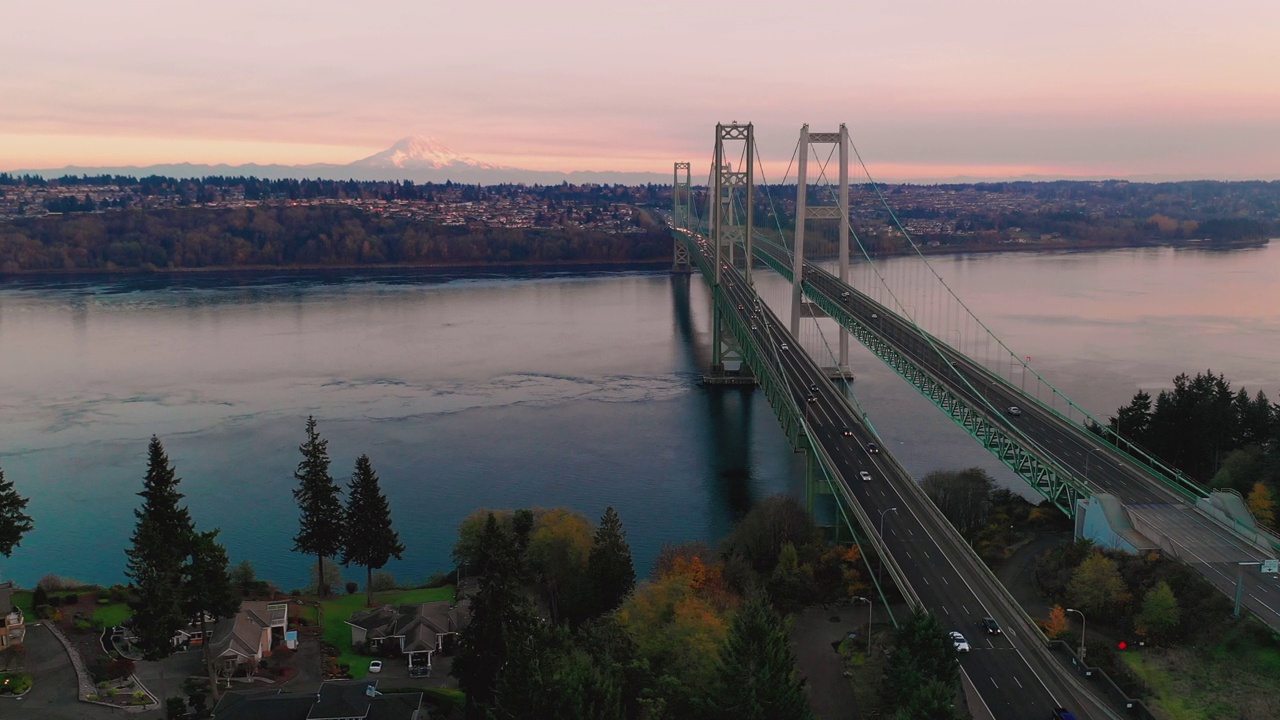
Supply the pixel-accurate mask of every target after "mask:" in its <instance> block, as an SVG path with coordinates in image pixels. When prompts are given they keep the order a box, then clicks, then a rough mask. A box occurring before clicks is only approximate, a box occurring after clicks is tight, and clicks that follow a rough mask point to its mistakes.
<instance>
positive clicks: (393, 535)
mask: <svg viewBox="0 0 1280 720" xmlns="http://www.w3.org/2000/svg"><path fill="white" fill-rule="evenodd" d="M347 490H348V492H347V512H346V516H345V518H344V522H345V524H346V542H345V543H344V545H345V547H344V548H343V550H342V563H343V564H344V565H346V564H348V563H355V564H357V565H360V566H363V567H364V569H365V592H366V593H368V604H369V605H373V571H374V570H378V569H380V568H382V567H384V566H386V564H387V562H388V561H389V560H391V558H395V559H397V560H399V559H400V555H401V553H403V552H404V545H401V544H400V535H399V533H397V532H396V531H395V530H393V529H392V528H391V507H390V506H389V505H388V504H387V497H386V496H385V495H383V494H382V488H381V487H380V486H379V485H378V474H377V473H376V472H374V471H373V464H372V463H370V462H369V456H368V455H361V456H360V457H359V458H357V459H356V471H355V473H353V474H352V475H351V484H349V485H348V486H347Z"/></svg>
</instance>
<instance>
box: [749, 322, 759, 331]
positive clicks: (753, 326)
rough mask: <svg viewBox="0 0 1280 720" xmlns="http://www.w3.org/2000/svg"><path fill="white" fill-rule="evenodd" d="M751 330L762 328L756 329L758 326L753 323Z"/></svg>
mask: <svg viewBox="0 0 1280 720" xmlns="http://www.w3.org/2000/svg"><path fill="white" fill-rule="evenodd" d="M751 329H752V330H759V329H760V328H758V327H756V324H755V323H751Z"/></svg>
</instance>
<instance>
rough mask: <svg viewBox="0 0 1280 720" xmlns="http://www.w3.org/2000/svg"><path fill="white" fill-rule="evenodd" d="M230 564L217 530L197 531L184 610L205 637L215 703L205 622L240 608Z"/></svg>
mask: <svg viewBox="0 0 1280 720" xmlns="http://www.w3.org/2000/svg"><path fill="white" fill-rule="evenodd" d="M229 564H230V561H229V560H227V549H226V548H224V547H223V546H222V544H221V543H219V542H218V530H211V531H209V532H203V533H196V535H195V540H194V542H193V544H192V548H191V557H190V560H189V561H188V563H187V566H186V568H185V578H184V580H185V584H186V602H185V603H184V605H183V610H184V612H185V613H186V616H187V617H189V618H198V619H199V622H200V634H201V636H202V637H203V638H205V641H204V665H205V670H206V671H208V674H209V687H211V688H213V699H214V702H215V703H216V702H217V700H218V683H217V678H216V677H215V673H214V665H213V643H211V642H209V631H210V629H211V628H210V627H209V625H208V623H209V621H210V620H212V621H213V622H217V621H218V620H222V619H225V618H230V617H234V616H235V614H236V613H237V612H239V611H240V593H239V589H238V588H237V587H236V585H235V583H233V582H232V581H231V572H230V570H229V569H228V565H229Z"/></svg>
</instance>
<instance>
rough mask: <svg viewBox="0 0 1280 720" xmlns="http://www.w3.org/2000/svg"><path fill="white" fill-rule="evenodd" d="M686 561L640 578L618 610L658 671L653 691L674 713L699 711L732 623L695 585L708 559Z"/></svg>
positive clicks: (704, 579) (642, 653)
mask: <svg viewBox="0 0 1280 720" xmlns="http://www.w3.org/2000/svg"><path fill="white" fill-rule="evenodd" d="M687 567H688V569H689V571H688V572H669V573H668V574H666V575H665V576H663V577H661V578H658V579H655V580H654V581H652V582H648V583H643V584H641V585H640V586H638V587H637V588H636V590H635V592H633V593H632V594H631V596H630V597H628V598H627V599H626V601H625V602H623V603H622V606H621V607H619V608H618V612H617V620H618V624H619V625H620V626H621V627H622V628H623V630H625V631H626V633H627V635H628V636H630V638H631V639H632V640H633V641H634V642H635V644H636V648H637V650H638V653H639V656H640V657H641V658H643V659H644V660H645V661H646V662H647V663H648V665H649V667H651V668H654V670H655V671H656V672H658V673H660V676H661V677H659V679H658V681H657V682H656V683H655V686H656V687H655V693H656V694H657V695H658V696H659V698H660V700H661V701H662V703H664V704H665V706H666V708H667V711H668V713H669V716H670V717H693V716H694V715H695V713H696V709H697V708H696V704H697V701H698V699H699V698H702V697H705V696H706V693H707V692H708V689H709V687H710V684H711V682H712V680H713V678H714V676H715V667H716V660H717V659H718V657H719V648H720V646H721V643H722V642H723V641H724V637H725V633H726V631H727V629H728V626H729V623H728V618H727V613H726V612H725V611H723V610H722V609H720V608H718V607H717V606H716V605H715V604H713V603H712V602H709V601H708V600H707V599H705V598H703V597H702V596H701V594H700V593H699V592H698V590H696V589H695V587H694V585H695V577H701V578H702V579H701V581H700V582H702V583H703V584H704V585H705V584H706V582H707V577H708V576H707V573H706V572H705V570H706V566H705V564H703V563H702V561H701V559H697V558H695V559H694V560H693V561H690V562H689V563H688V564H687ZM699 568H701V569H699ZM663 678H669V681H667V680H663Z"/></svg>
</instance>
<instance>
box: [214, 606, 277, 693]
mask: <svg viewBox="0 0 1280 720" xmlns="http://www.w3.org/2000/svg"><path fill="white" fill-rule="evenodd" d="M288 627H289V603H287V602H269V601H263V600H258V601H245V602H242V603H240V612H238V613H236V615H235V617H232V618H227V619H224V620H222V621H221V622H219V623H218V624H217V626H215V627H214V630H213V632H212V633H211V635H212V639H211V640H210V642H212V643H213V656H214V663H215V664H216V667H217V671H218V674H220V675H224V676H231V675H235V674H236V673H238V672H240V671H242V670H244V671H248V672H252V671H253V669H254V668H256V667H257V666H258V663H259V662H261V661H262V659H263V658H265V657H267V656H269V655H271V649H272V648H274V647H275V646H276V645H277V644H279V643H280V642H282V641H283V640H284V634H285V631H286V630H287V629H288Z"/></svg>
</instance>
